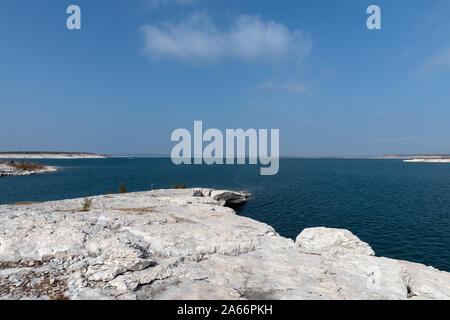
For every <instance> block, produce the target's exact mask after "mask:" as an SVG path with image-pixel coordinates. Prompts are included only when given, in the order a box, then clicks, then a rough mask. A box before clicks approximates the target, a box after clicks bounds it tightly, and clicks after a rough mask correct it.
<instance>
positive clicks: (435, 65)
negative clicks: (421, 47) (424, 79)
mask: <svg viewBox="0 0 450 320" xmlns="http://www.w3.org/2000/svg"><path fill="white" fill-rule="evenodd" d="M422 71H423V73H425V74H436V73H441V72H449V71H450V48H447V49H446V50H444V51H442V52H441V53H439V54H437V55H436V56H434V57H431V58H430V59H428V61H427V62H426V63H425V65H424V66H423V68H422Z"/></svg>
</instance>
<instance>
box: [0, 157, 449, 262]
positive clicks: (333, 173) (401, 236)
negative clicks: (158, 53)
mask: <svg viewBox="0 0 450 320" xmlns="http://www.w3.org/2000/svg"><path fill="white" fill-rule="evenodd" d="M39 162H41V163H45V164H48V165H56V166H60V167H61V169H60V170H59V171H58V172H56V173H49V174H44V175H35V176H28V177H3V178H0V204H6V203H13V202H18V201H46V200H59V199H66V198H75V197H84V196H86V195H89V196H92V195H99V194H105V193H107V192H108V191H109V190H113V191H114V192H116V191H117V190H118V188H119V184H120V182H122V181H123V182H125V183H126V185H127V187H128V190H129V191H143V190H149V189H150V188H151V186H152V185H153V187H154V188H169V187H171V186H173V184H174V183H179V184H180V183H181V184H187V186H188V187H198V186H201V187H211V188H220V189H235V190H248V191H250V192H251V193H253V194H254V198H253V199H252V200H251V201H249V203H248V204H247V205H246V206H245V207H243V208H242V209H241V210H240V211H239V214H240V215H243V216H248V217H251V218H253V219H256V220H259V221H262V222H265V223H267V224H269V225H271V226H273V227H274V228H275V229H276V230H277V231H278V233H280V234H281V235H283V236H286V237H290V238H293V239H295V237H296V236H297V235H298V234H299V233H300V232H301V231H302V230H303V229H304V228H308V227H316V226H326V227H335V228H346V229H349V230H351V231H352V232H353V233H354V234H356V235H357V236H358V237H360V238H361V239H362V240H363V241H366V242H368V243H369V244H370V245H371V246H372V248H373V249H374V250H375V252H376V254H377V255H379V256H386V257H391V258H396V259H405V260H410V261H416V262H420V263H424V264H426V265H432V266H434V267H436V268H439V269H441V270H446V271H450V219H449V212H450V164H426V163H403V162H402V161H401V160H338V159H281V163H280V172H279V174H278V175H276V176H260V175H259V166H250V165H245V166H237V165H235V166H227V165H222V166H206V165H202V166H194V165H191V166H175V165H173V164H172V162H171V161H170V159H168V158H136V159H126V158H111V159H92V160H91V159H84V160H45V161H39Z"/></svg>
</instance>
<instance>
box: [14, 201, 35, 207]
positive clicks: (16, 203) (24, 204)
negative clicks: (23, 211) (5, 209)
mask: <svg viewBox="0 0 450 320" xmlns="http://www.w3.org/2000/svg"><path fill="white" fill-rule="evenodd" d="M35 203H39V202H37V201H21V202H15V203H11V204H10V206H27V205H30V204H35Z"/></svg>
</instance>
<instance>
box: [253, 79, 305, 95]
mask: <svg viewBox="0 0 450 320" xmlns="http://www.w3.org/2000/svg"><path fill="white" fill-rule="evenodd" d="M261 87H262V88H271V89H281V90H285V91H289V92H291V93H295V94H301V95H310V94H313V93H314V92H313V90H311V88H309V87H308V86H307V85H305V84H303V83H300V82H295V81H278V82H277V81H268V82H265V83H263V84H262V85H261Z"/></svg>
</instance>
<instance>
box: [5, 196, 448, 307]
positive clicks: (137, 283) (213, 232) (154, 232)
mask: <svg viewBox="0 0 450 320" xmlns="http://www.w3.org/2000/svg"><path fill="white" fill-rule="evenodd" d="M205 190H206V191H205ZM221 192H222V193H223V194H221ZM221 192H217V191H214V190H209V189H185V190H155V191H150V192H138V193H129V194H116V195H105V196H97V197H93V198H91V199H92V204H91V207H90V209H89V210H83V207H85V200H84V199H73V200H62V201H55V202H46V203H36V204H27V205H3V206H0V298H1V299H449V298H450V274H449V273H446V272H442V271H438V270H436V269H434V268H431V267H426V266H424V265H420V264H416V263H410V262H405V261H399V260H393V259H387V258H382V257H376V256H374V252H373V250H372V249H371V248H370V246H369V245H368V244H366V243H364V242H362V241H361V240H359V239H358V238H357V237H356V236H354V235H353V234H351V233H350V232H349V231H347V230H338V229H326V228H313V229H306V230H303V231H302V233H301V234H300V235H299V237H298V238H297V241H296V242H294V241H292V240H291V239H287V238H283V237H281V236H279V235H278V234H277V233H276V232H275V230H274V229H273V228H272V227H270V226H268V225H266V224H264V223H260V222H257V221H254V220H252V219H249V218H245V217H241V216H238V215H236V213H235V212H234V210H232V209H230V208H227V207H224V206H223V205H224V204H225V201H224V200H223V199H233V200H239V198H240V197H239V194H236V193H235V194H233V193H225V192H226V191H221ZM194 194H195V196H193V195H194ZM242 197H245V196H244V195H242ZM215 199H219V200H215ZM254 201H257V200H254ZM300 231H301V230H299V232H300Z"/></svg>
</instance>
